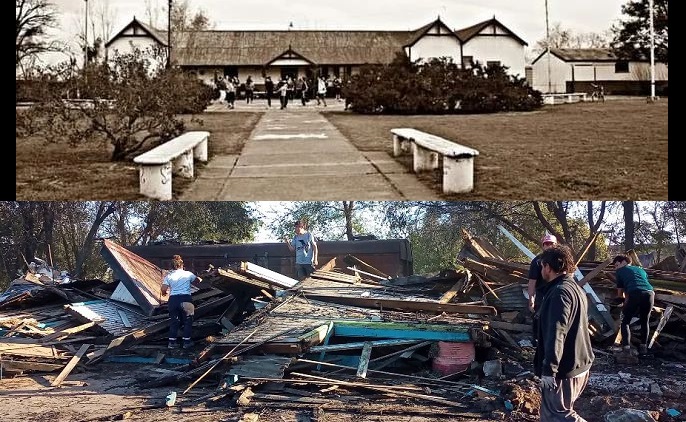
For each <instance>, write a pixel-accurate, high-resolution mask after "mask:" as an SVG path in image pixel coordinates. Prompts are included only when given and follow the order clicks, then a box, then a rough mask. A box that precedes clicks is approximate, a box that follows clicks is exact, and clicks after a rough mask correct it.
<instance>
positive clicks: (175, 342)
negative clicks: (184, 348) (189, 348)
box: [167, 340, 179, 349]
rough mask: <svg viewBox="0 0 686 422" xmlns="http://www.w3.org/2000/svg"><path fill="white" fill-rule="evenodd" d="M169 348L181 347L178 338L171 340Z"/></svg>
mask: <svg viewBox="0 0 686 422" xmlns="http://www.w3.org/2000/svg"><path fill="white" fill-rule="evenodd" d="M167 348H168V349H178V348H179V342H178V341H176V340H169V344H167Z"/></svg>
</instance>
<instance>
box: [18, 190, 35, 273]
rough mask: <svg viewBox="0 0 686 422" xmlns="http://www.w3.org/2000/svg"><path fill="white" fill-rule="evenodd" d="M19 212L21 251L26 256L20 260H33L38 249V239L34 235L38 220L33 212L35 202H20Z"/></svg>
mask: <svg viewBox="0 0 686 422" xmlns="http://www.w3.org/2000/svg"><path fill="white" fill-rule="evenodd" d="M18 205H19V214H20V215H21V222H22V236H21V248H20V249H21V251H22V253H23V255H24V258H23V259H22V260H20V262H24V260H26V262H31V260H33V258H34V256H35V255H36V249H38V241H37V240H36V236H35V235H34V230H35V226H36V220H35V217H34V215H33V212H34V210H35V208H36V203H35V202H18Z"/></svg>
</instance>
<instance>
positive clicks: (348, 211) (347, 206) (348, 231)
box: [343, 201, 355, 240]
mask: <svg viewBox="0 0 686 422" xmlns="http://www.w3.org/2000/svg"><path fill="white" fill-rule="evenodd" d="M354 207H355V201H343V213H344V214H345V235H346V237H347V238H348V240H353V209H354Z"/></svg>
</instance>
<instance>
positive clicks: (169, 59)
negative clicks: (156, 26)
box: [167, 0, 172, 69]
mask: <svg viewBox="0 0 686 422" xmlns="http://www.w3.org/2000/svg"><path fill="white" fill-rule="evenodd" d="M167 9H168V10H167V69H169V68H170V67H171V49H172V46H171V31H172V28H171V12H172V0H169V7H168V8H167Z"/></svg>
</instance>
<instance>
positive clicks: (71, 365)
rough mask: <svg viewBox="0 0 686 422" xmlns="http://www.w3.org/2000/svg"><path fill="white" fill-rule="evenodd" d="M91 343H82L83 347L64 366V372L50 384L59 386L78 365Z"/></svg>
mask: <svg viewBox="0 0 686 422" xmlns="http://www.w3.org/2000/svg"><path fill="white" fill-rule="evenodd" d="M91 346H92V345H91V344H83V345H81V348H80V349H79V351H78V352H76V354H75V355H74V357H72V358H71V360H70V361H69V363H67V366H65V367H64V369H63V370H62V372H60V374H59V375H58V376H57V378H55V379H54V380H53V381H52V382H51V383H50V385H51V386H53V387H59V385H60V384H62V381H64V379H65V378H67V376H68V375H69V374H71V371H72V370H73V369H74V367H76V365H77V364H78V363H79V361H80V360H81V358H82V357H83V355H84V354H85V353H86V351H87V350H88V349H89V348H90V347H91Z"/></svg>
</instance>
